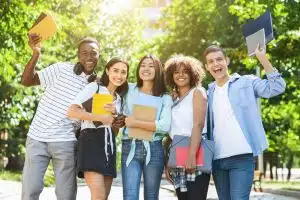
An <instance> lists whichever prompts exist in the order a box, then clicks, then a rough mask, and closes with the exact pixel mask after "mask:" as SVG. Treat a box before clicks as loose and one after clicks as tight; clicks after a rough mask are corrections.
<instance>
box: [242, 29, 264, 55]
mask: <svg viewBox="0 0 300 200" xmlns="http://www.w3.org/2000/svg"><path fill="white" fill-rule="evenodd" d="M246 43H247V48H248V55H249V56H252V55H254V54H255V50H256V48H257V46H258V45H259V46H260V47H261V48H264V49H266V43H265V31H264V29H260V30H259V31H257V32H255V33H253V34H252V35H249V36H247V37H246Z"/></svg>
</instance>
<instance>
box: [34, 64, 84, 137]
mask: <svg viewBox="0 0 300 200" xmlns="http://www.w3.org/2000/svg"><path fill="white" fill-rule="evenodd" d="M73 68H74V64H72V63H56V64H53V65H51V66H49V67H47V68H45V69H43V70H42V71H40V72H38V76H39V79H40V84H41V86H42V87H43V88H45V91H44V94H43V96H42V97H41V100H40V102H39V104H38V107H37V110H36V113H35V116H34V118H33V120H32V123H31V125H30V127H29V132H28V136H30V137H31V138H33V139H35V140H38V141H41V142H63V141H74V140H76V137H75V134H74V132H75V131H76V130H77V129H78V128H79V127H80V121H79V120H74V119H69V118H68V117H67V109H68V108H69V106H70V104H71V102H72V100H73V99H74V98H75V96H76V95H77V94H78V93H79V92H80V91H81V90H83V88H84V87H85V86H86V85H87V84H88V81H87V78H88V75H86V74H84V73H82V74H81V75H76V74H75V73H74V72H73Z"/></svg>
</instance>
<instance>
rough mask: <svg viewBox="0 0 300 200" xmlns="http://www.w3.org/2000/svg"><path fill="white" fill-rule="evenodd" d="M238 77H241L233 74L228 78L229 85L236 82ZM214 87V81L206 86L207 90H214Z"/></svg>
mask: <svg viewBox="0 0 300 200" xmlns="http://www.w3.org/2000/svg"><path fill="white" fill-rule="evenodd" d="M240 77H241V75H239V74H238V73H233V74H232V75H231V76H230V78H229V83H232V82H234V81H236V80H237V79H239V78H240ZM215 87H216V81H214V82H212V83H210V84H209V85H208V89H214V88H215Z"/></svg>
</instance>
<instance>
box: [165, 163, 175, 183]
mask: <svg viewBox="0 0 300 200" xmlns="http://www.w3.org/2000/svg"><path fill="white" fill-rule="evenodd" d="M165 175H166V179H167V181H169V182H170V183H171V184H173V180H172V178H171V174H170V168H169V167H168V166H165Z"/></svg>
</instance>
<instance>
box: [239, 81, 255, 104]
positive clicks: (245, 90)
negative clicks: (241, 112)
mask: <svg viewBox="0 0 300 200" xmlns="http://www.w3.org/2000/svg"><path fill="white" fill-rule="evenodd" d="M252 90H253V88H252V86H251V85H248V84H245V85H242V86H241V87H240V88H238V95H239V102H238V105H240V106H242V107H247V106H249V95H250V94H251V93H252Z"/></svg>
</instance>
